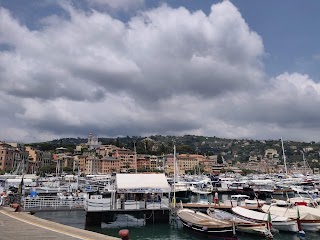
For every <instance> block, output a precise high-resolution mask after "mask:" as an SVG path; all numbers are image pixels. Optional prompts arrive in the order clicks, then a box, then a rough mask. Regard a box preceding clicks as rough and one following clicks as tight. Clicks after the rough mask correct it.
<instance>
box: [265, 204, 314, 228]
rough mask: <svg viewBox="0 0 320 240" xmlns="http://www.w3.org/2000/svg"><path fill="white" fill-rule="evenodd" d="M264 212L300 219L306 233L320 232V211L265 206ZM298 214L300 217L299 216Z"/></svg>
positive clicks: (308, 208) (298, 207)
mask: <svg viewBox="0 0 320 240" xmlns="http://www.w3.org/2000/svg"><path fill="white" fill-rule="evenodd" d="M261 209H262V211H264V212H268V211H270V213H271V214H277V215H279V216H283V217H287V218H291V219H295V220H297V219H298V218H299V220H300V223H301V227H302V229H303V230H305V231H313V232H317V231H319V230H320V210H319V209H315V208H311V207H307V206H294V207H291V208H288V207H278V206H273V205H264V206H263V207H262V208H261ZM298 211H299V213H298ZM298 214H299V215H300V216H298Z"/></svg>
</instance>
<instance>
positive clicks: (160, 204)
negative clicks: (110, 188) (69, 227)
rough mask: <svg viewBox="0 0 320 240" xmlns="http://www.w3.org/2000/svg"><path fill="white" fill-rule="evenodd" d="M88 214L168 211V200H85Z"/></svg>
mask: <svg viewBox="0 0 320 240" xmlns="http://www.w3.org/2000/svg"><path fill="white" fill-rule="evenodd" d="M84 208H85V210H86V211H88V212H97V211H98V212H99V211H108V210H139V209H141V210H142V209H169V199H168V198H162V199H161V201H144V200H141V201H135V200H125V201H122V200H121V199H116V200H115V201H111V198H101V199H87V200H86V202H85V206H84Z"/></svg>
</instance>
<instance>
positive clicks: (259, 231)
mask: <svg viewBox="0 0 320 240" xmlns="http://www.w3.org/2000/svg"><path fill="white" fill-rule="evenodd" d="M207 214H208V215H209V216H210V217H212V218H214V219H220V220H224V221H230V222H233V223H234V224H235V226H236V231H239V232H245V233H250V234H255V235H260V236H265V237H266V238H268V239H272V238H273V235H272V233H271V231H270V230H269V229H268V228H267V227H266V224H265V223H256V222H253V221H249V220H246V219H243V218H240V217H238V216H236V215H234V214H232V213H229V212H226V211H223V210H220V209H214V208H208V209H207Z"/></svg>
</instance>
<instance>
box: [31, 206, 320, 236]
mask: <svg viewBox="0 0 320 240" xmlns="http://www.w3.org/2000/svg"><path fill="white" fill-rule="evenodd" d="M35 215H36V216H37V217H40V218H43V219H46V220H49V221H53V222H58V223H61V224H64V225H68V226H72V227H76V228H81V229H86V230H89V231H94V232H98V233H101V234H105V235H109V236H114V237H118V232H119V230H121V229H124V228H125V229H129V231H130V239H132V240H138V239H139V240H151V239H152V240H169V239H176V240H186V239H187V240H196V239H206V238H204V237H201V236H198V235H195V234H194V233H193V232H190V231H189V230H188V229H185V228H183V227H182V224H181V222H180V221H179V220H177V221H172V222H171V224H169V223H168V224H162V223H161V224H160V223H156V224H147V225H145V223H144V219H136V218H135V217H133V216H131V215H127V214H123V215H118V217H117V219H116V221H114V222H111V223H108V224H107V223H102V224H101V227H90V228H86V226H85V211H64V212H39V213H36V214H35ZM237 237H238V238H239V239H241V240H257V239H264V238H263V237H259V236H254V235H249V234H241V233H240V234H237ZM274 239H276V240H300V238H299V237H298V236H297V235H296V234H294V233H286V232H279V233H274ZM305 239H307V240H318V239H320V233H316V232H306V237H305Z"/></svg>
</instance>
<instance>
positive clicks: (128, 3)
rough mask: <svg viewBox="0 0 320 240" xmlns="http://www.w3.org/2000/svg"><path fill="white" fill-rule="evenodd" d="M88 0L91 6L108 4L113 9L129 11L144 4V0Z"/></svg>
mask: <svg viewBox="0 0 320 240" xmlns="http://www.w3.org/2000/svg"><path fill="white" fill-rule="evenodd" d="M87 2H88V4H90V5H91V6H107V7H109V8H111V9H113V10H124V11H129V10H130V9H133V8H137V7H140V6H142V5H143V4H144V0H87Z"/></svg>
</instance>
